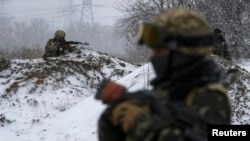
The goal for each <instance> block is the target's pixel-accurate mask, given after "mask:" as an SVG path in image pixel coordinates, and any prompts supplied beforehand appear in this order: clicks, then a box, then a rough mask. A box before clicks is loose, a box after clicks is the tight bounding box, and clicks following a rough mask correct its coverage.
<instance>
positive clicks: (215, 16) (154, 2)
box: [116, 0, 250, 60]
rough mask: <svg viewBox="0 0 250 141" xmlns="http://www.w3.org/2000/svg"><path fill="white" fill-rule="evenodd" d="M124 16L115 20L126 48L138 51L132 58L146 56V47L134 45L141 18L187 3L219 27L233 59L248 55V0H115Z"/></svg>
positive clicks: (150, 16)
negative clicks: (125, 41) (119, 0)
mask: <svg viewBox="0 0 250 141" xmlns="http://www.w3.org/2000/svg"><path fill="white" fill-rule="evenodd" d="M116 7H117V9H118V10H120V11H121V12H123V14H124V15H123V17H122V18H121V19H120V20H119V22H118V24H117V29H119V33H120V34H121V35H123V36H124V37H126V39H127V41H128V42H127V44H128V45H127V47H128V48H127V50H129V52H137V53H136V54H137V55H136V56H134V55H133V56H131V57H134V58H135V59H136V58H137V59H141V60H143V58H145V55H147V54H148V52H149V51H148V50H147V49H146V48H141V47H137V48H135V46H136V40H135V39H136V34H137V32H138V26H139V24H140V23H141V22H144V21H147V22H148V21H151V20H152V19H153V17H154V16H155V15H157V14H158V13H159V12H161V11H163V10H165V9H168V8H171V7H187V8H190V9H194V10H196V11H198V12H200V13H201V14H203V15H204V16H205V17H206V18H207V19H208V21H209V22H210V24H211V25H212V27H213V28H220V29H221V30H222V31H223V32H224V34H225V38H226V40H227V43H228V45H229V49H230V52H231V54H232V55H233V58H234V59H238V58H245V57H249V56H250V50H249V45H250V38H249V37H250V32H249V30H250V20H249V19H250V1H249V0H237V1H236V0H224V1H221V0H143V1H142V0H134V1H131V0H123V1H121V2H119V3H117V6H116Z"/></svg>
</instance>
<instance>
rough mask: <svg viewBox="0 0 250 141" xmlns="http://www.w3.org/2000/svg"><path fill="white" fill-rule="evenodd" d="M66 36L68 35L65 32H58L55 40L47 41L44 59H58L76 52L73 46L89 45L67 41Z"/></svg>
mask: <svg viewBox="0 0 250 141" xmlns="http://www.w3.org/2000/svg"><path fill="white" fill-rule="evenodd" d="M65 36H66V33H65V32H64V31H63V30H57V31H56V32H55V36H54V38H52V39H49V40H48V41H47V43H46V46H45V54H44V55H43V58H46V57H58V56H60V55H64V54H66V53H67V52H73V51H75V47H76V46H72V44H75V45H77V44H82V45H89V43H87V42H84V43H82V42H77V41H66V40H65Z"/></svg>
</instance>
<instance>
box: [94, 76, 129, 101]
mask: <svg viewBox="0 0 250 141" xmlns="http://www.w3.org/2000/svg"><path fill="white" fill-rule="evenodd" d="M124 92H126V88H125V87H124V86H122V85H120V84H118V83H115V82H113V81H111V80H108V79H105V80H103V81H102V83H101V85H100V87H99V89H98V90H97V93H96V95H95V98H96V99H100V100H102V102H103V103H106V104H113V103H115V102H117V101H119V100H120V98H121V96H122V95H123V93H124Z"/></svg>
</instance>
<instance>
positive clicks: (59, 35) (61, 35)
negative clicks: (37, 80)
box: [54, 30, 66, 39]
mask: <svg viewBox="0 0 250 141" xmlns="http://www.w3.org/2000/svg"><path fill="white" fill-rule="evenodd" d="M65 36H66V33H65V32H64V31H63V30H57V31H56V32H55V36H54V37H55V38H56V39H64V38H65Z"/></svg>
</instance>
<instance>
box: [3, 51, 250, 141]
mask: <svg viewBox="0 0 250 141" xmlns="http://www.w3.org/2000/svg"><path fill="white" fill-rule="evenodd" d="M212 57H213V59H215V60H216V62H218V64H220V65H221V69H224V71H225V72H226V73H227V74H228V77H227V83H226V84H227V85H229V88H230V89H229V96H230V100H231V103H232V110H233V112H232V123H233V124H248V123H249V120H250V110H249V109H250V103H249V95H250V94H249V86H250V82H249V79H250V74H249V72H248V71H247V70H245V69H244V68H243V67H242V66H241V65H238V64H234V63H232V62H228V61H226V60H224V59H222V58H219V57H218V56H212ZM153 77H154V72H153V70H152V68H151V66H150V64H145V65H143V66H141V67H138V66H136V65H133V64H131V63H128V62H125V61H123V60H121V59H118V58H114V57H109V56H108V55H106V54H102V53H98V52H95V51H92V50H90V49H86V48H81V49H79V50H77V51H76V52H74V53H71V54H68V55H65V56H60V57H58V58H48V59H47V60H43V59H32V60H6V59H0V83H1V85H0V96H1V97H0V125H1V127H0V140H1V141H55V140H60V141H86V140H88V141H96V140H97V138H96V121H97V119H98V117H99V114H100V113H101V111H102V110H103V108H105V105H102V103H101V102H100V101H96V100H95V99H94V98H93V95H94V94H95V92H96V88H97V86H98V84H99V82H100V81H101V80H102V79H104V78H110V79H112V80H117V82H118V83H121V84H123V85H125V86H126V87H127V88H128V90H130V91H133V90H137V89H140V88H146V89H150V88H151V87H150V85H149V81H150V80H151V79H152V78H153Z"/></svg>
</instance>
